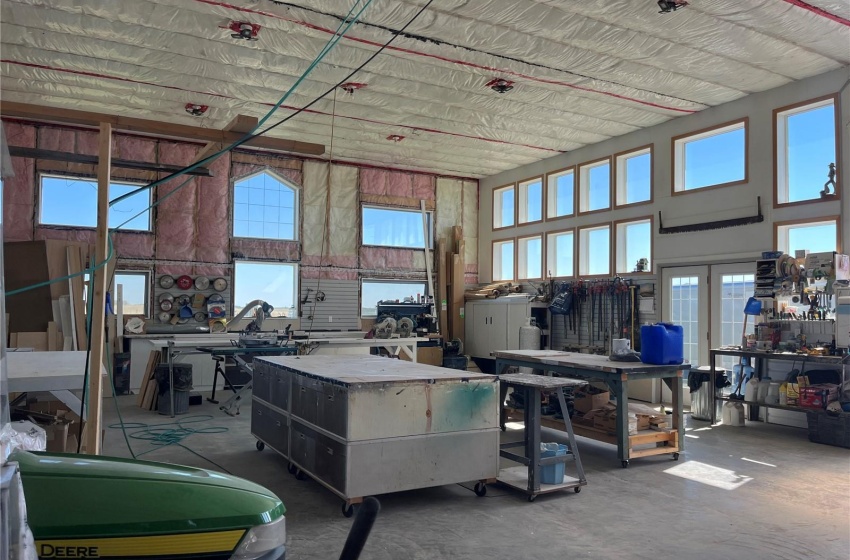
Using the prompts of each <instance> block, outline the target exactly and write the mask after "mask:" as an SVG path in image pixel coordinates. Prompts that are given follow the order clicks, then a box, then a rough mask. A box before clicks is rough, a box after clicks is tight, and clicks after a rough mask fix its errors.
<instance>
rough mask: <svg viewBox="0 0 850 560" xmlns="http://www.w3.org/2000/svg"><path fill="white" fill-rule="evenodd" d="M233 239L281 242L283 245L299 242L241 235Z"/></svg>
mask: <svg viewBox="0 0 850 560" xmlns="http://www.w3.org/2000/svg"><path fill="white" fill-rule="evenodd" d="M231 239H250V240H260V241H280V242H281V243H294V242H297V241H298V240H297V239H278V238H276V237H244V236H239V235H233V236H232V237H231Z"/></svg>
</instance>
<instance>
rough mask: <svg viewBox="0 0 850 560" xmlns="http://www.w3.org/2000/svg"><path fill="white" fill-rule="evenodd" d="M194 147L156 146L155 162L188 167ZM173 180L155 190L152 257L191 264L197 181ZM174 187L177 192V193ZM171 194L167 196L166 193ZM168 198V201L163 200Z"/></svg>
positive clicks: (193, 253)
mask: <svg viewBox="0 0 850 560" xmlns="http://www.w3.org/2000/svg"><path fill="white" fill-rule="evenodd" d="M197 152H198V147H197V146H195V145H193V144H185V143H176V142H160V143H159V161H160V162H161V163H166V164H171V165H189V164H190V163H192V161H193V160H194V158H195V155H196V154H197ZM184 177H185V176H181V177H177V178H175V179H172V180H170V181H168V182H167V183H165V184H163V185H160V186H158V187H156V190H157V192H156V197H157V200H160V199H163V202H162V203H161V204H160V205H159V206H158V207H157V216H156V257H157V258H158V259H169V260H181V261H193V260H197V259H196V255H195V249H196V243H195V235H196V228H195V216H196V213H197V202H196V197H197V179H191V180H189V182H188V183H187V184H186V185H184V186H182V187H180V185H182V184H183V182H184V181H186V180H187V179H186V178H184ZM178 187H180V188H179V190H178ZM172 192H174V194H172V195H170V196H168V195H169V193H172ZM166 196H168V198H164V197H166Z"/></svg>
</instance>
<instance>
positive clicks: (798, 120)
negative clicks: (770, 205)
mask: <svg viewBox="0 0 850 560" xmlns="http://www.w3.org/2000/svg"><path fill="white" fill-rule="evenodd" d="M774 118H775V120H776V121H775V124H776V154H775V155H776V201H777V203H779V204H788V203H791V202H801V201H805V200H818V199H820V198H821V192H824V193H825V194H835V193H837V192H838V189H837V185H831V184H830V185H829V188H827V185H826V183H827V182H828V179H829V177H830V164H837V163H838V152H837V144H838V143H837V142H836V137H837V133H838V130H837V121H836V119H835V99H834V98H832V97H830V98H828V99H822V100H820V101H815V102H813V103H807V104H805V105H800V106H797V107H790V108H787V109H777V110H776V111H774ZM836 179H837V177H836ZM836 183H837V180H836Z"/></svg>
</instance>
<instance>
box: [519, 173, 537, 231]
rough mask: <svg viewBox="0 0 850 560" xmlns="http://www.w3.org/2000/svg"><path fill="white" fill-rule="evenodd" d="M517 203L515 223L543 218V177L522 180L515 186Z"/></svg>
mask: <svg viewBox="0 0 850 560" xmlns="http://www.w3.org/2000/svg"><path fill="white" fill-rule="evenodd" d="M517 192H518V194H519V197H518V198H519V205H518V207H517V223H518V224H528V223H532V222H539V221H541V220H543V178H542V177H535V178H534V179H529V180H528V181H522V182H521V183H519V185H518V187H517Z"/></svg>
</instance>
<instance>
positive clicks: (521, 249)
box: [517, 235, 543, 280]
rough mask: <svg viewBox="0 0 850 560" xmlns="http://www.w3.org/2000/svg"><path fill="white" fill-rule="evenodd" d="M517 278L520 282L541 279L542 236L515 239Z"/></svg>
mask: <svg viewBox="0 0 850 560" xmlns="http://www.w3.org/2000/svg"><path fill="white" fill-rule="evenodd" d="M517 278H518V279H521V280H526V279H531V280H535V279H539V278H543V236H542V235H534V236H531V237H520V238H519V239H517Z"/></svg>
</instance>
